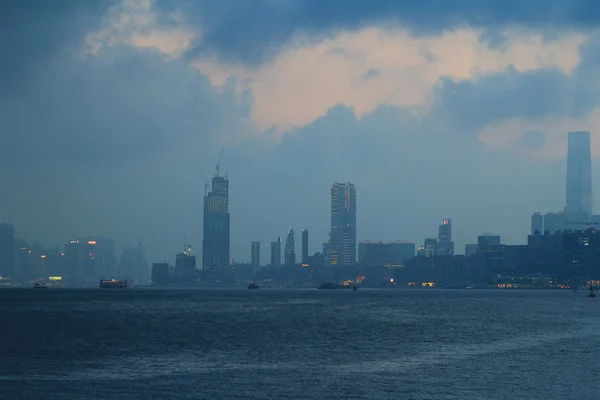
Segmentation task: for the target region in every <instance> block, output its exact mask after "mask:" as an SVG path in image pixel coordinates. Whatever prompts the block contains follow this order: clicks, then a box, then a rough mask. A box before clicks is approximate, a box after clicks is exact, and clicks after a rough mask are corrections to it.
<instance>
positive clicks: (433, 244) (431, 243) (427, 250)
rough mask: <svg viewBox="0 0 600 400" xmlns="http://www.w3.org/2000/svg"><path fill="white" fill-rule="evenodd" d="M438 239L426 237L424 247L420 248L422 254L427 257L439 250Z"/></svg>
mask: <svg viewBox="0 0 600 400" xmlns="http://www.w3.org/2000/svg"><path fill="white" fill-rule="evenodd" d="M437 245H438V241H437V239H435V238H427V239H425V243H424V244H423V248H421V249H419V252H420V254H419V255H422V256H425V257H433V256H434V255H435V254H436V252H437Z"/></svg>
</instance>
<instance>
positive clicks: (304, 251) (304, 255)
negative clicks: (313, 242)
mask: <svg viewBox="0 0 600 400" xmlns="http://www.w3.org/2000/svg"><path fill="white" fill-rule="evenodd" d="M306 260H308V231H307V230H306V229H304V230H303V231H302V262H303V263H305V262H306Z"/></svg>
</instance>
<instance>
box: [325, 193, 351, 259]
mask: <svg viewBox="0 0 600 400" xmlns="http://www.w3.org/2000/svg"><path fill="white" fill-rule="evenodd" d="M355 262H356V188H355V186H354V184H352V183H350V182H348V183H334V184H333V185H331V233H330V241H329V263H330V264H331V265H352V264H354V263H355Z"/></svg>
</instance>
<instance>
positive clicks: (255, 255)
mask: <svg viewBox="0 0 600 400" xmlns="http://www.w3.org/2000/svg"><path fill="white" fill-rule="evenodd" d="M250 256H251V257H250V260H252V265H254V266H259V265H260V242H252V250H251V254H250Z"/></svg>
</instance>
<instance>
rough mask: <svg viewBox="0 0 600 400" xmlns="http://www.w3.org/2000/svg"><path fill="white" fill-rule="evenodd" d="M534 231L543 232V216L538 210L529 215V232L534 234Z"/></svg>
mask: <svg viewBox="0 0 600 400" xmlns="http://www.w3.org/2000/svg"><path fill="white" fill-rule="evenodd" d="M536 232H539V233H540V234H543V233H544V217H543V216H542V214H540V213H538V212H536V213H533V215H531V234H532V235H535V233H536Z"/></svg>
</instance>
